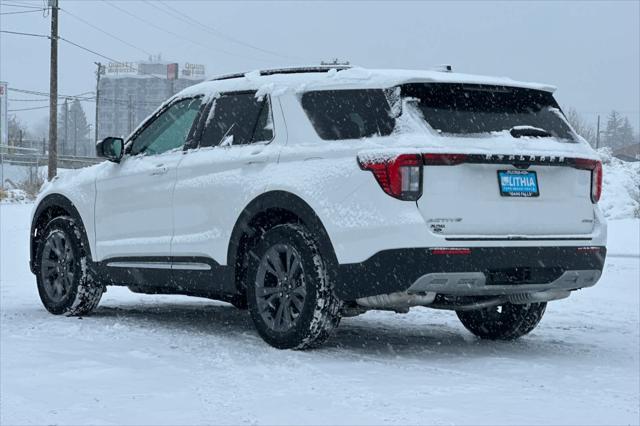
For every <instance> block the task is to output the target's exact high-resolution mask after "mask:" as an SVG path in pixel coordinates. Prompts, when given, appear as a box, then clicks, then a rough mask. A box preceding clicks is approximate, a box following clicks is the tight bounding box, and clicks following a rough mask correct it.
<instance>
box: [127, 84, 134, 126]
mask: <svg viewBox="0 0 640 426" xmlns="http://www.w3.org/2000/svg"><path fill="white" fill-rule="evenodd" d="M128 110H129V131H128V132H127V133H129V134H130V133H131V132H132V131H133V95H132V94H129V103H128Z"/></svg>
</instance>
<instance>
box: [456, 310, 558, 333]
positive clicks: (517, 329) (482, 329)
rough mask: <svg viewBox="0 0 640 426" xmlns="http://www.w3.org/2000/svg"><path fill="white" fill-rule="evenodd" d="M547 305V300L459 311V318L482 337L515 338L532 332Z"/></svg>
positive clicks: (466, 326) (467, 327) (471, 330)
mask: <svg viewBox="0 0 640 426" xmlns="http://www.w3.org/2000/svg"><path fill="white" fill-rule="evenodd" d="M546 307H547V304H546V302H543V303H530V304H527V305H513V304H511V303H505V304H504V305H500V306H493V307H490V308H484V309H477V310H473V311H457V312H456V314H458V318H459V319H460V321H461V322H462V325H464V326H465V328H466V329H467V330H469V331H470V332H472V333H473V334H475V335H476V336H478V337H480V338H482V339H491V340H513V339H517V338H518V337H521V336H524V335H525V334H527V333H529V332H531V331H532V330H533V329H534V328H536V326H537V325H538V323H539V322H540V320H541V319H542V315H544V311H545V309H546Z"/></svg>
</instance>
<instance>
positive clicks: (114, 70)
mask: <svg viewBox="0 0 640 426" xmlns="http://www.w3.org/2000/svg"><path fill="white" fill-rule="evenodd" d="M137 72H138V64H136V63H135V62H109V63H108V64H107V74H126V73H137Z"/></svg>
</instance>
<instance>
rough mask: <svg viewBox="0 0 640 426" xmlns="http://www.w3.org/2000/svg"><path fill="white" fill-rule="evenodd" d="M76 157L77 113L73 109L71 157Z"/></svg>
mask: <svg viewBox="0 0 640 426" xmlns="http://www.w3.org/2000/svg"><path fill="white" fill-rule="evenodd" d="M77 155H78V113H77V112H76V109H75V108H74V109H73V156H74V157H76V156H77Z"/></svg>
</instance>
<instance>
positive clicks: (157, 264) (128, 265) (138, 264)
mask: <svg viewBox="0 0 640 426" xmlns="http://www.w3.org/2000/svg"><path fill="white" fill-rule="evenodd" d="M107 266H111V267H113V268H145V269H146V268H149V269H171V263H164V262H110V263H107Z"/></svg>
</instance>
